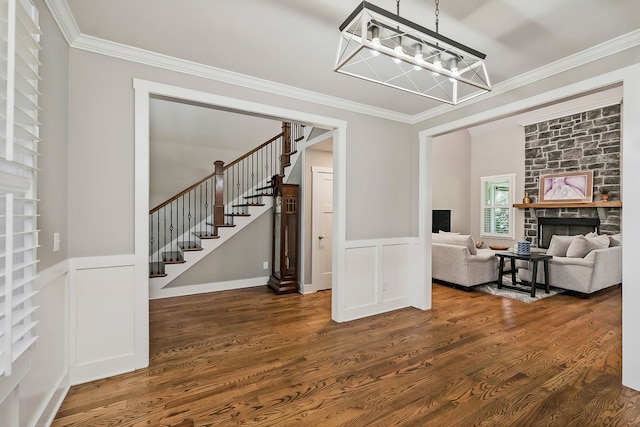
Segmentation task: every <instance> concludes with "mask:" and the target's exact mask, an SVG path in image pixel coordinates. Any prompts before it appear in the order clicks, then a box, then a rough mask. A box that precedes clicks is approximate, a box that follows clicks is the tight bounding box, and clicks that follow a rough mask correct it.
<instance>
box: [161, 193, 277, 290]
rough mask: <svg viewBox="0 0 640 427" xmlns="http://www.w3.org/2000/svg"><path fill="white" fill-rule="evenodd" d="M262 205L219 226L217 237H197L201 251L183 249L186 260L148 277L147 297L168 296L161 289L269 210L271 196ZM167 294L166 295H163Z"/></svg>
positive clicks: (251, 208) (271, 201)
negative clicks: (229, 225) (161, 275)
mask: <svg viewBox="0 0 640 427" xmlns="http://www.w3.org/2000/svg"><path fill="white" fill-rule="evenodd" d="M261 203H264V206H251V207H249V213H250V214H251V216H237V217H235V218H234V222H235V227H219V228H218V234H219V236H220V237H219V238H218V239H198V238H196V241H199V243H200V246H201V247H202V250H201V251H184V260H185V261H186V262H184V263H180V264H165V273H166V274H167V275H166V276H165V277H154V278H151V279H149V299H158V298H164V297H167V296H170V295H169V294H168V292H163V289H164V288H165V287H166V286H167V285H168V284H170V283H171V282H172V281H174V280H175V279H176V278H177V277H178V276H180V275H181V274H182V273H184V272H185V271H187V270H188V269H189V268H191V267H192V266H194V265H195V264H196V263H198V262H199V261H201V260H202V259H204V258H205V257H206V256H207V255H209V254H211V253H212V252H213V251H214V250H216V249H217V248H218V247H220V246H221V245H222V244H223V243H225V242H226V241H228V240H229V239H231V238H233V236H235V235H236V234H238V233H239V232H240V231H241V230H242V229H244V228H245V227H246V226H247V225H249V224H251V223H252V222H253V221H255V220H256V219H257V218H259V217H260V216H262V215H263V214H264V213H266V212H268V211H269V210H271V206H272V205H273V198H272V197H267V196H265V197H264V198H263V199H262V202H261ZM165 294H167V295H165Z"/></svg>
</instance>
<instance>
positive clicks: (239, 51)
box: [46, 0, 640, 149]
mask: <svg viewBox="0 0 640 427" xmlns="http://www.w3.org/2000/svg"><path fill="white" fill-rule="evenodd" d="M46 1H47V4H48V5H49V7H50V9H52V12H53V13H54V16H56V19H57V21H58V23H60V24H61V27H62V29H63V33H64V34H65V36H66V37H67V40H68V41H69V42H70V44H71V45H72V46H74V45H76V44H77V43H78V42H80V43H85V44H84V45H83V46H82V48H85V49H86V48H87V47H88V49H89V50H91V46H92V44H93V43H95V42H96V40H99V41H100V44H99V45H100V49H98V50H96V51H100V52H103V50H102V49H103V48H104V45H105V41H106V42H107V44H108V43H109V42H111V43H112V45H113V46H114V49H115V50H116V51H119V49H122V45H125V46H130V47H133V48H136V49H144V50H147V51H151V52H155V53H158V54H161V55H166V56H169V57H173V58H178V59H180V60H185V61H191V62H185V64H186V66H187V67H189V66H191V65H190V64H191V63H198V64H203V65H205V66H207V67H211V68H210V69H211V70H212V73H213V74H216V73H218V71H219V70H226V71H224V72H223V74H224V73H227V72H231V73H233V74H231V73H229V75H232V76H233V79H234V80H235V79H236V78H237V77H238V74H235V73H239V75H240V76H241V77H242V79H241V80H242V81H243V82H250V83H251V84H255V86H256V87H258V88H266V90H271V91H274V92H277V93H286V94H291V96H295V97H298V98H301V99H308V100H311V101H312V102H326V103H327V105H333V106H338V107H339V108H346V109H353V110H354V111H361V112H362V111H365V112H368V111H373V113H372V114H374V115H378V116H383V117H389V118H396V119H398V120H404V121H407V122H415V121H416V120H415V118H416V117H424V115H429V114H437V112H444V111H447V109H452V108H455V107H453V106H445V105H443V104H441V103H438V102H436V101H432V100H430V99H427V98H424V97H421V96H418V95H414V94H410V93H406V92H402V91H399V90H394V89H390V88H387V87H384V86H381V85H377V84H375V83H371V82H367V81H363V80H360V79H357V78H354V77H349V76H346V75H342V74H338V73H335V72H334V71H333V67H334V63H335V60H336V53H337V49H338V42H339V39H340V35H339V30H338V27H339V26H340V24H342V22H343V21H344V20H345V19H346V18H347V16H348V15H349V14H350V13H351V12H352V11H353V10H354V9H355V8H356V6H357V5H358V4H359V3H360V2H359V1H357V0H304V1H302V0H235V1H231V0H227V1H221V0H218V1H214V0H207V1H204V0H179V1H178V0H135V1H131V0H91V1H86V0H46ZM371 2H372V3H374V4H376V5H377V6H380V7H382V8H384V9H387V10H389V11H391V12H395V10H396V2H395V1H393V0H372V1H371ZM439 8H440V15H439V31H440V34H442V35H444V36H446V37H449V38H452V39H454V40H456V41H458V42H460V43H463V44H466V45H468V46H470V47H472V48H474V49H476V50H479V51H480V52H483V53H485V54H486V55H487V59H486V64H487V69H488V71H489V76H490V79H491V82H492V84H493V87H494V92H498V91H499V90H500V88H501V87H503V88H506V87H512V86H513V82H517V81H519V79H522V77H523V75H525V73H529V74H528V75H531V73H533V74H534V75H535V73H540V74H543V73H544V70H545V69H551V68H552V67H549V65H550V64H552V63H554V62H556V61H562V60H563V58H567V57H569V56H572V55H573V60H574V62H575V58H576V55H577V56H579V55H580V54H581V52H582V53H583V54H584V52H585V51H586V50H588V49H590V48H592V47H594V46H597V45H599V44H601V43H605V42H608V41H611V40H614V39H616V38H620V37H623V38H624V39H625V41H626V40H627V39H629V40H632V43H640V35H639V34H640V30H638V29H639V28H640V1H638V0H536V1H531V0H529V1H527V0H441V1H440V6H439ZM400 15H401V16H402V17H404V18H406V19H409V20H411V21H413V22H415V23H417V24H420V25H422V26H425V27H427V28H430V29H435V3H434V0H401V2H400ZM61 16H62V18H66V19H61ZM65 26H66V27H67V28H64V27H65ZM83 40H84V41H83ZM131 52H133V51H131ZM131 52H130V53H131ZM138 52H139V51H138ZM586 56H587V55H585V57H586ZM163 58H164V57H163ZM216 75H218V74H216ZM484 96H487V95H484ZM481 98H482V97H480V99H481ZM163 103H166V104H163ZM463 105H464V104H463ZM195 108H196V107H193V106H188V105H181V104H178V103H174V102H169V101H166V100H164V101H162V102H158V103H156V104H155V105H154V108H153V111H152V114H153V117H152V123H151V131H152V134H153V135H156V136H157V137H158V138H159V139H162V141H163V142H166V141H169V140H173V141H174V142H175V143H183V144H197V145H206V144H208V143H210V142H211V141H212V140H217V141H221V140H224V141H226V143H227V144H229V145H230V146H236V145H238V147H237V148H242V149H244V148H251V147H240V146H241V145H243V144H246V143H247V142H246V141H253V140H261V139H260V138H255V137H250V138H247V137H244V136H242V135H239V134H220V135H217V132H222V131H221V130H220V127H219V126H212V125H214V124H216V123H220V122H221V121H229V120H233V119H232V118H231V117H230V115H229V114H230V113H228V112H220V111H217V110H214V109H204V111H199V112H197V113H195ZM189 112H192V113H194V114H196V115H197V117H198V120H193V118H189V116H188V114H189ZM194 117H196V116H194ZM244 119H245V120H251V121H253V124H252V125H251V126H244V128H245V129H247V130H248V129H251V130H252V131H253V132H255V133H263V134H266V135H269V136H271V134H272V133H273V132H272V131H271V128H272V127H273V123H268V121H267V120H259V121H254V119H255V118H253V117H251V118H247V117H244ZM276 127H279V123H278V124H276ZM235 128H236V129H240V128H242V126H236V127H235ZM234 137H235V138H236V139H234ZM175 138H181V141H178V140H176V139H175Z"/></svg>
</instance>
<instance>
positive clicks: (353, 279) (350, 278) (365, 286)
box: [345, 246, 377, 310]
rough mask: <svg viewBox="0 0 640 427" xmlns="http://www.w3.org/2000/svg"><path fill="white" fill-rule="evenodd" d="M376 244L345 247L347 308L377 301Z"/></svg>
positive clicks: (351, 308) (360, 306)
mask: <svg viewBox="0 0 640 427" xmlns="http://www.w3.org/2000/svg"><path fill="white" fill-rule="evenodd" d="M376 249H377V248H376V246H360V247H355V248H347V250H346V264H347V271H346V273H347V274H346V276H345V282H346V283H345V291H346V292H345V293H346V298H345V305H346V309H347V310H355V309H358V308H362V307H370V306H372V305H375V304H376V302H377V292H376V280H377V277H376V276H377V275H376V270H377V268H376V258H377V257H376Z"/></svg>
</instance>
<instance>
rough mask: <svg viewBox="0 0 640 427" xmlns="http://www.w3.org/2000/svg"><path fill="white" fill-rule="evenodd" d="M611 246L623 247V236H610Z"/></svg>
mask: <svg viewBox="0 0 640 427" xmlns="http://www.w3.org/2000/svg"><path fill="white" fill-rule="evenodd" d="M609 246H622V234H620V233H618V234H614V235H612V236H609Z"/></svg>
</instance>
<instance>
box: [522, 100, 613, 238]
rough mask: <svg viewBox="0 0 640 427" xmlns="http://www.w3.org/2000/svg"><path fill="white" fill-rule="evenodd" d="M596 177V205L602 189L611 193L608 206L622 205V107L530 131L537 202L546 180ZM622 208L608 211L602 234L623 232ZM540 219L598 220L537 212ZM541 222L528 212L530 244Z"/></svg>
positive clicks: (530, 189)
mask: <svg viewBox="0 0 640 427" xmlns="http://www.w3.org/2000/svg"><path fill="white" fill-rule="evenodd" d="M582 170H592V171H593V199H594V201H595V200H599V199H600V193H599V192H598V189H599V188H601V187H603V186H604V187H606V188H608V189H609V191H610V192H609V200H620V105H611V106H608V107H603V108H598V109H595V110H591V111H587V112H584V113H579V114H572V115H570V116H565V117H560V118H557V119H553V120H549V121H546V122H541V123H536V124H532V125H527V126H525V192H526V193H528V194H529V196H531V197H532V199H533V201H534V202H536V201H538V184H539V179H540V176H541V175H547V174H556V173H562V172H576V171H582ZM620 213H621V209H620V208H608V209H607V217H606V219H604V220H602V219H601V223H600V232H601V233H603V234H615V233H619V232H620ZM536 215H537V216H540V217H555V218H585V217H597V216H598V212H597V209H594V208H553V209H550V208H549V209H537V210H536ZM537 227H538V225H537V221H536V218H535V217H533V216H531V214H530V212H529V210H527V211H526V212H525V224H524V231H525V236H526V237H527V238H531V239H533V241H534V243H536V242H535V238H536V235H537V232H538V228H537Z"/></svg>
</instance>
